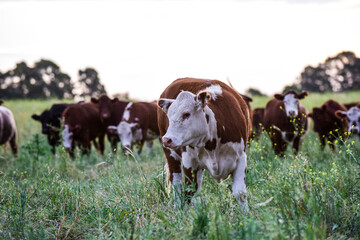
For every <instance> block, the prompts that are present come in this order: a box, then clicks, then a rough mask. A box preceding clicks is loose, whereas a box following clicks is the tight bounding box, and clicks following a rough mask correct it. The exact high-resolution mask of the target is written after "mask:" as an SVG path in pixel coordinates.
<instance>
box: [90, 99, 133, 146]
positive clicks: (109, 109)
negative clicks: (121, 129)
mask: <svg viewBox="0 0 360 240" xmlns="http://www.w3.org/2000/svg"><path fill="white" fill-rule="evenodd" d="M91 102H93V103H96V104H97V106H98V108H99V111H100V118H101V120H102V124H103V126H104V128H105V129H107V127H108V126H110V125H113V126H116V125H118V124H119V123H120V122H121V120H122V117H123V113H124V110H125V107H126V106H127V104H128V103H129V102H127V101H121V100H119V99H118V98H114V99H110V98H109V97H108V96H107V95H105V94H103V95H101V96H100V97H99V98H98V99H96V98H91ZM107 137H108V140H109V142H110V145H111V149H112V150H113V151H114V152H116V150H117V143H118V142H119V141H120V139H119V137H118V135H117V134H116V133H115V134H114V133H112V131H108V132H107Z"/></svg>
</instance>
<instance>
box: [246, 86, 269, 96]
mask: <svg viewBox="0 0 360 240" xmlns="http://www.w3.org/2000/svg"><path fill="white" fill-rule="evenodd" d="M245 95H249V96H251V97H255V96H266V94H264V93H262V92H261V91H260V90H259V89H256V88H248V89H247V90H246V91H245Z"/></svg>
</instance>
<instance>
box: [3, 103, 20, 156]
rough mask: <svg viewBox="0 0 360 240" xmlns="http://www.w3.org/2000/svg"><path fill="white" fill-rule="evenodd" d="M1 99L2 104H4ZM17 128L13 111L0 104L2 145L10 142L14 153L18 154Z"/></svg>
mask: <svg viewBox="0 0 360 240" xmlns="http://www.w3.org/2000/svg"><path fill="white" fill-rule="evenodd" d="M3 102H4V101H3V100H0V105H2V104H3ZM16 138H17V130H16V124H15V119H14V115H13V113H12V112H11V111H10V110H9V109H8V108H6V107H4V106H0V145H3V144H6V143H9V144H10V147H11V150H12V153H13V154H14V155H16V154H17V143H16Z"/></svg>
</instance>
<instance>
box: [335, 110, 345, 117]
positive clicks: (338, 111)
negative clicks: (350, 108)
mask: <svg viewBox="0 0 360 240" xmlns="http://www.w3.org/2000/svg"><path fill="white" fill-rule="evenodd" d="M335 116H336V117H337V118H339V119H342V118H345V117H346V112H345V111H340V110H337V111H336V112H335Z"/></svg>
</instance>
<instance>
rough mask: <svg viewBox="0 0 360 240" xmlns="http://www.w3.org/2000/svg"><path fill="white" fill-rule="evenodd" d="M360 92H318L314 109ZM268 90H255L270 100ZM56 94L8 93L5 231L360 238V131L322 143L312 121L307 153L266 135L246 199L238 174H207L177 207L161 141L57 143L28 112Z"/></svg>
mask: <svg viewBox="0 0 360 240" xmlns="http://www.w3.org/2000/svg"><path fill="white" fill-rule="evenodd" d="M329 98H332V99H335V100H338V101H340V102H344V103H345V102H353V101H360V92H351V93H341V94H323V95H320V94H310V95H309V96H308V97H307V98H306V99H305V100H304V101H302V104H303V105H305V107H306V108H307V109H308V110H309V111H311V108H312V107H313V106H319V105H321V104H322V103H323V102H324V101H326V100H327V99H329ZM267 100H268V98H265V97H263V98H255V99H254V101H253V103H252V107H253V108H255V107H262V106H264V105H265V103H266V102H267ZM54 102H58V101H56V100H51V101H33V100H30V101H7V102H5V104H4V105H5V106H7V107H8V108H10V109H11V110H12V111H13V113H14V115H15V117H16V123H17V127H18V131H19V155H18V157H17V158H14V157H13V156H12V155H11V151H10V149H9V148H8V149H7V151H5V150H3V149H2V148H1V149H0V239H202V238H205V239H360V139H359V138H357V137H350V138H348V139H347V140H346V141H345V143H344V144H340V142H341V141H340V140H339V141H338V144H337V149H336V152H332V151H331V150H330V149H329V148H328V147H326V149H325V151H320V147H319V140H318V138H317V136H316V135H315V133H314V132H313V131H312V130H311V131H310V132H309V133H308V134H307V135H306V137H305V139H304V142H303V145H302V147H301V149H300V153H299V154H298V155H297V156H293V154H292V152H291V150H290V149H288V151H287V153H286V157H285V158H283V159H282V158H277V157H276V156H275V155H274V153H273V150H272V148H271V143H270V140H269V138H268V137H267V136H266V135H262V137H261V139H260V140H259V141H258V142H253V143H252V144H251V147H250V149H249V150H248V151H247V154H248V167H247V178H246V180H247V191H248V195H247V199H248V202H249V207H250V212H249V213H244V212H242V211H241V209H240V208H239V206H238V204H237V202H236V200H235V198H234V197H233V195H232V192H231V180H227V181H224V182H223V183H221V184H218V183H216V182H215V180H213V179H212V178H211V177H210V176H209V175H208V174H207V173H205V174H204V180H203V185H202V192H201V194H200V199H201V201H200V202H199V203H198V204H196V205H190V206H186V207H185V208H184V209H174V207H173V198H172V194H171V193H170V194H168V192H167V190H166V189H167V184H166V171H165V170H164V164H165V157H164V155H163V152H162V149H161V146H160V144H159V143H158V142H157V143H156V144H155V147H154V149H153V152H152V153H151V154H150V155H149V156H147V155H146V153H145V152H146V151H143V152H144V153H143V154H142V155H141V156H135V158H132V157H130V156H123V155H122V154H121V153H118V154H112V153H111V152H110V151H109V144H108V143H107V145H106V147H107V148H106V153H105V155H104V156H101V155H99V154H98V153H97V152H95V151H94V150H92V153H91V154H90V156H88V157H87V156H85V157H81V156H80V155H79V153H77V155H76V157H75V159H74V160H72V159H70V158H69V157H68V156H67V154H66V153H65V152H64V150H63V149H62V147H58V148H57V153H56V155H54V156H53V155H52V154H51V153H50V147H49V146H48V144H47V142H46V138H45V137H44V136H43V135H41V134H39V133H40V124H39V123H37V122H35V121H33V120H32V119H31V118H30V116H31V114H33V113H40V112H41V111H42V110H43V109H44V108H47V107H49V106H51V104H52V103H54Z"/></svg>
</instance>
